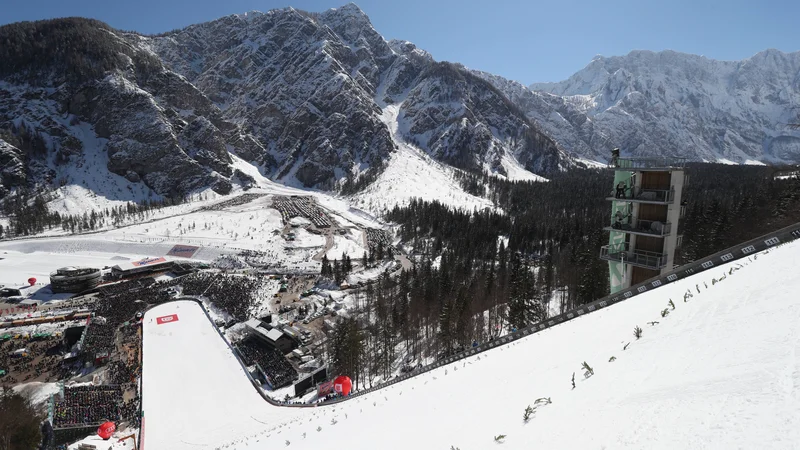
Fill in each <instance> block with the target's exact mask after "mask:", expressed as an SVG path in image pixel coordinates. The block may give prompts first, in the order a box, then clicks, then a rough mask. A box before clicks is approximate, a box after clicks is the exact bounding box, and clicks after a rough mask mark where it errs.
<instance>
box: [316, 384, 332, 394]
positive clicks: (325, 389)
mask: <svg viewBox="0 0 800 450" xmlns="http://www.w3.org/2000/svg"><path fill="white" fill-rule="evenodd" d="M331 392H333V381H326V382H324V383H320V385H319V386H318V387H317V395H318V396H320V397H325V396H326V395H328V394H330V393H331Z"/></svg>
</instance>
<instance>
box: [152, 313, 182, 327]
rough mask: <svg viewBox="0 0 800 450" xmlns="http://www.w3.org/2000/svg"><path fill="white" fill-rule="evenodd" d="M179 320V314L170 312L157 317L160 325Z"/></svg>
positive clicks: (157, 322)
mask: <svg viewBox="0 0 800 450" xmlns="http://www.w3.org/2000/svg"><path fill="white" fill-rule="evenodd" d="M177 321H178V315H177V314H170V315H168V316H161V317H156V324H158V325H161V324H165V323H170V322H177Z"/></svg>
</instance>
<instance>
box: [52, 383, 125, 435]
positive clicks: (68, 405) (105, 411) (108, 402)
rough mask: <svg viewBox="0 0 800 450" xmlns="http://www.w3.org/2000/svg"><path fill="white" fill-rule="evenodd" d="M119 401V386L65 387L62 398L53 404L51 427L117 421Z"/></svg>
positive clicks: (119, 417)
mask: <svg viewBox="0 0 800 450" xmlns="http://www.w3.org/2000/svg"><path fill="white" fill-rule="evenodd" d="M121 399H122V390H121V388H120V387H119V386H76V387H66V388H64V396H63V398H62V399H61V400H58V401H57V402H56V404H55V410H54V414H53V422H54V423H53V426H54V427H55V428H63V427H70V426H79V425H95V424H100V423H101V422H103V421H105V420H112V421H119V420H120V419H121V415H120V412H121Z"/></svg>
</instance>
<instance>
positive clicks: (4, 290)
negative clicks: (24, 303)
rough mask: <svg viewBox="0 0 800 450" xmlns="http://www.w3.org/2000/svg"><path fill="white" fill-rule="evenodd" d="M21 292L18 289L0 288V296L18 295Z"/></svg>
mask: <svg viewBox="0 0 800 450" xmlns="http://www.w3.org/2000/svg"><path fill="white" fill-rule="evenodd" d="M21 295H22V292H21V291H20V290H19V289H15V288H9V287H4V288H2V289H0V298H9V297H20V296H21Z"/></svg>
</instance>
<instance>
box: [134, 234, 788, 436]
mask: <svg viewBox="0 0 800 450" xmlns="http://www.w3.org/2000/svg"><path fill="white" fill-rule="evenodd" d="M795 239H800V223H796V224H794V225H790V226H788V227H786V228H782V229H780V230H778V231H774V232H772V233H768V234H765V235H763V236H761V237H758V238H755V239H752V240H750V241H747V242H744V243H742V244H739V245H736V246H733V247H730V248H727V249H725V250H723V251H721V252H717V253H714V254H713V255H711V256H708V257H705V258H703V259H700V260H697V261H694V262H691V263H689V264H685V265H683V266H681V267H679V268H677V269H675V270H673V271H671V272H668V273H666V274H663V275H659V276H657V277H653V278H650V279H649V280H647V281H644V282H642V283H639V284H637V285H634V286H631V287H630V288H628V289H625V290H623V291H620V292H616V293H614V294H612V295H608V296H606V297H603V298H601V299H598V300H595V301H593V302H591V303H588V304H585V305H583V306H580V307H578V308H575V309H573V310H570V311H567V312H565V313H563V314H559V315H557V316H554V317H550V318H548V319H545V320H543V321H541V322H539V323H536V324H533V325H531V326H528V327H525V328H522V329H520V330H517V331H516V332H514V333H511V334H508V335H505V336H503V337H500V338H498V339H495V340H492V341H489V342H486V343H483V344H480V345H478V346H477V347H473V348H471V349H469V350H466V351H463V352H461V353H457V354H455V355H452V356H449V357H447V358H445V359H443V360H441V361H437V362H435V363H432V364H429V365H427V366H424V367H420V368H417V369H415V370H414V371H413V372H411V373H407V374H404V375H401V376H399V377H396V378H393V379H391V380H389V381H387V382H385V383H381V384H380V385H377V386H373V387H371V388H369V389H364V390H361V391H357V392H353V393H351V394H350V395H349V396H347V397H340V398H335V399H332V400H328V401H325V402H321V403H312V404H309V403H285V402H281V401H279V400H275V399H272V398H270V397H269V396H267V395H266V394H265V393H264V392H263V391H262V390H261V388H260V385H259V383H258V381H257V380H255V379H254V378H253V377H252V375H251V374H250V372H249V371H248V370H247V366H246V365H245V363H244V362H243V361H242V359H241V357H240V355H239V354H238V352H236V351H234V348H233V346H232V345H231V343H230V342H228V340H227V339H226V338H225V336H224V335H223V334H222V332H221V331H220V330H219V328H218V327H217V326H216V324H215V323H214V321H213V320H212V319H211V316H209V314H208V311H207V309H206V308H205V305H203V303H202V302H201V301H200V300H199V299H197V298H193V297H182V298H179V299H176V300H191V301H194V302H197V303H198V304H199V305H200V307H201V308H202V309H203V312H204V313H205V314H206V318H207V319H208V321H209V322H210V323H211V325H212V326H213V327H214V329H215V330H216V331H217V333H218V334H219V336H220V338H221V339H223V341H224V342H225V344H226V345H227V346H228V348H229V349H230V351H231V353H233V354H234V355H235V356H236V360H237V361H238V362H239V365H240V366H241V368H242V371H244V373H245V375H246V376H247V378H248V379H249V380H250V382H251V383H252V384H253V387H254V388H255V389H256V392H258V393H259V395H261V397H262V398H263V399H264V400H265V401H267V402H268V403H270V404H272V405H274V406H281V407H289V408H315V407H324V406H328V405H335V404H337V403H341V402H344V401H347V400H350V399H353V398H356V397H360V396H362V395H366V394H369V393H371V392H374V391H377V390H380V389H383V388H387V387H390V386H392V385H394V384H396V383H399V382H401V381H405V380H407V379H409V378H413V377H416V376H419V375H422V374H424V373H426V372H429V371H431V370H434V369H437V368H439V367H442V366H446V365H448V364H452V363H455V362H457V361H459V360H462V359H464V358H468V357H471V356H475V355H477V354H479V353H482V352H485V351H487V350H490V349H493V348H496V347H499V346H501V345H505V344H508V343H511V342H513V341H516V340H518V339H521V338H523V337H526V336H530V335H531V334H534V333H538V332H539V331H542V330H546V329H548V328H550V327H553V326H556V325H559V324H562V323H564V322H569V321H570V320H572V319H575V318H577V317H580V316H583V315H586V314H590V313H592V312H595V311H597V310H600V309H603V308H607V307H609V306H611V305H614V304H616V303H620V302H622V301H625V300H628V299H630V298H633V297H635V296H637V295H639V294H643V293H645V292H649V291H652V290H654V289H657V288H659V287H661V286H664V285H667V284H669V283H673V282H675V281H678V280H681V279H684V278H687V277H690V276H692V275H695V274H697V273H700V272H703V271H706V270H709V269H712V268H714V267H717V266H719V265H722V264H725V263H728V262H731V261H735V260H737V259H741V258H745V257H747V256H749V255H752V254H754V253H757V252H760V251H763V250H766V249H768V248H771V247H774V246H776V245H779V244H785V243H787V242H791V241H793V240H795ZM142 339H143V340H144V333H143V334H142ZM142 350H144V344H142ZM142 360H144V355H142ZM143 388H144V386H142V389H143ZM141 433H142V435H144V414H143V412H142V430H141ZM143 445H144V439H143V436H142V439H141V440H140V450H142V449H143V448H144V446H143Z"/></svg>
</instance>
